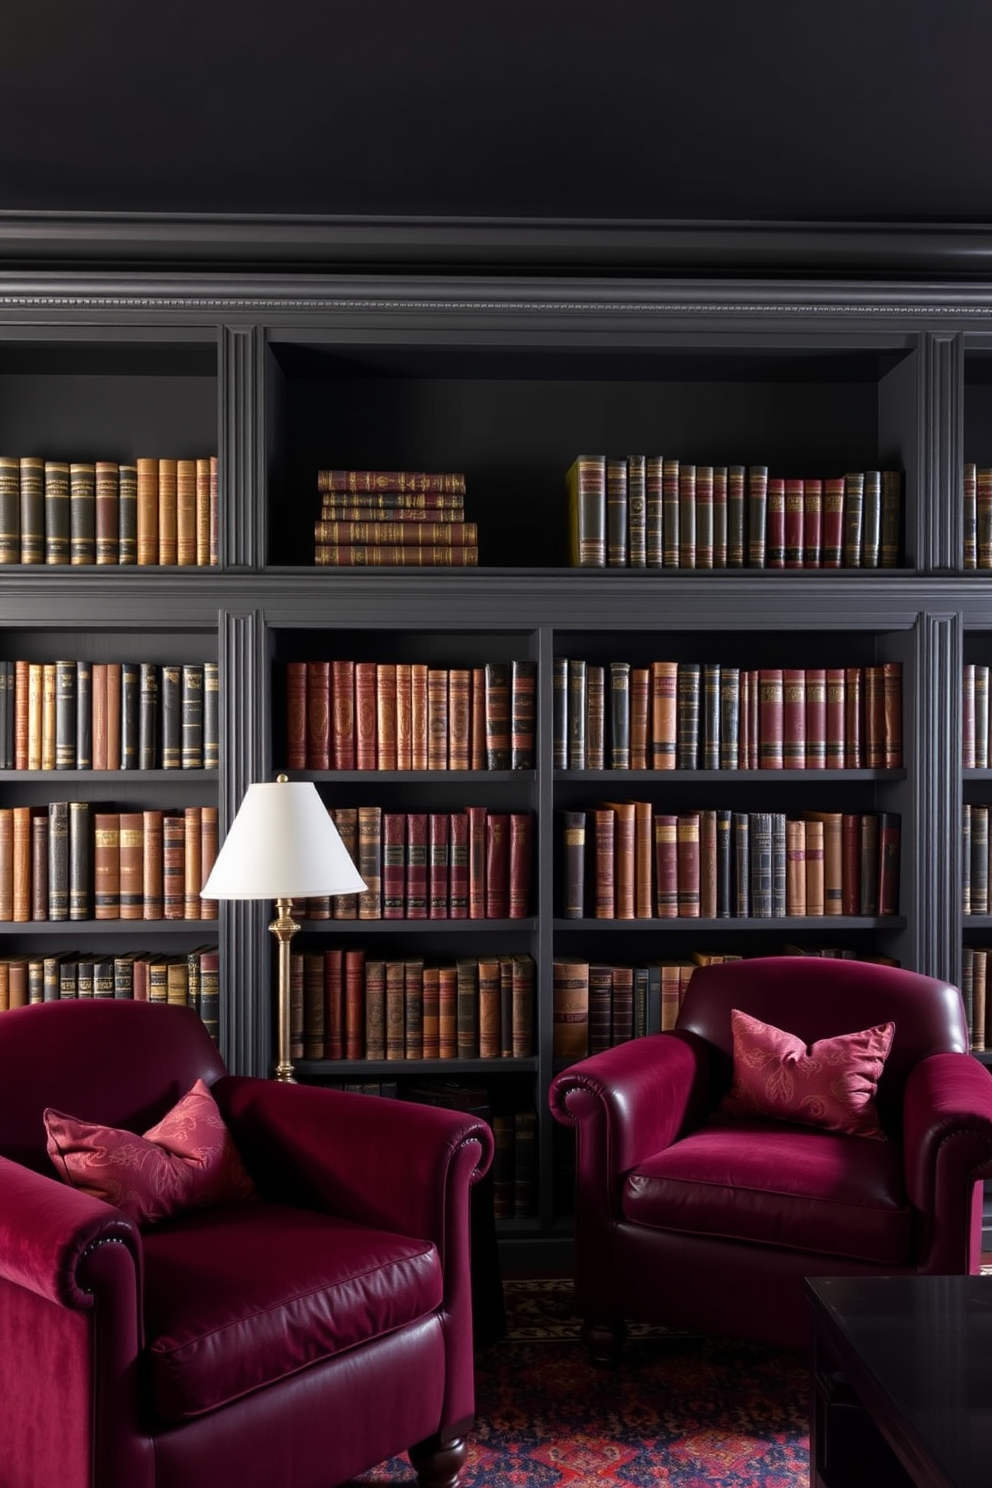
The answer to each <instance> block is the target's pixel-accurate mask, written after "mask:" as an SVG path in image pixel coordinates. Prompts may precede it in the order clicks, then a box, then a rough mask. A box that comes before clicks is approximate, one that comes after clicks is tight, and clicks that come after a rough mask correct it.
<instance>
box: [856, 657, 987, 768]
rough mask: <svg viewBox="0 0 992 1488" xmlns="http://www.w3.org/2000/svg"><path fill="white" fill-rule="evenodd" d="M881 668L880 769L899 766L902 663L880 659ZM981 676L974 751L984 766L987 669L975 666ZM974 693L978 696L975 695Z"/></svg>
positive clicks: (985, 761)
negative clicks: (978, 747) (980, 724)
mask: <svg viewBox="0 0 992 1488" xmlns="http://www.w3.org/2000/svg"><path fill="white" fill-rule="evenodd" d="M881 669H882V768H883V769H885V770H899V769H901V768H902V664H901V663H900V662H898V661H883V662H882V664H881ZM979 673H980V674H981V676H982V684H983V685H982V695H983V699H984V706H983V709H982V717H983V727H982V732H981V738H980V744H981V750H980V754H979V753H976V760H975V762H976V764H981V765H982V766H983V767H987V766H988V762H989V727H988V716H989V668H988V666H981V667H977V668H976V679H977V677H978V675H979ZM976 696H977V695H976Z"/></svg>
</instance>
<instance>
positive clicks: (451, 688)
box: [448, 667, 472, 770]
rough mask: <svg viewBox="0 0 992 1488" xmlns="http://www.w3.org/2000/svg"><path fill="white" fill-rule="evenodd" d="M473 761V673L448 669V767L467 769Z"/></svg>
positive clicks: (460, 669)
mask: <svg viewBox="0 0 992 1488" xmlns="http://www.w3.org/2000/svg"><path fill="white" fill-rule="evenodd" d="M471 762H472V673H471V670H470V668H468V667H451V668H449V670H448V769H449V770H467V769H469V768H470V766H471Z"/></svg>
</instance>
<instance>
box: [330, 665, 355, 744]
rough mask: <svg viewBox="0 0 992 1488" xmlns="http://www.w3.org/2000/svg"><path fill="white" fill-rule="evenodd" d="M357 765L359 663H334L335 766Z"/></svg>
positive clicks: (333, 736)
mask: <svg viewBox="0 0 992 1488" xmlns="http://www.w3.org/2000/svg"><path fill="white" fill-rule="evenodd" d="M354 768H355V663H354V662H353V661H347V660H341V659H338V660H335V661H332V662H331V769H332V770H353V769H354Z"/></svg>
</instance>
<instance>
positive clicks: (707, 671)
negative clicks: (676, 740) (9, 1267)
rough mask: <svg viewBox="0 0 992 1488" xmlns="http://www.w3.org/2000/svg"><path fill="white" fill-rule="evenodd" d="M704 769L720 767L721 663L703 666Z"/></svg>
mask: <svg viewBox="0 0 992 1488" xmlns="http://www.w3.org/2000/svg"><path fill="white" fill-rule="evenodd" d="M702 755H703V769H704V770H719V768H720V663H719V662H718V661H715V662H707V663H706V665H705V666H704V667H703V750H702Z"/></svg>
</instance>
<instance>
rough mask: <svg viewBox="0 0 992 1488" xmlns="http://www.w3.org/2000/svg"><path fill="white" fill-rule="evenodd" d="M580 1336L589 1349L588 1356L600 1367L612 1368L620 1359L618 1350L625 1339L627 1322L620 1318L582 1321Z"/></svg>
mask: <svg viewBox="0 0 992 1488" xmlns="http://www.w3.org/2000/svg"><path fill="white" fill-rule="evenodd" d="M580 1337H581V1339H582V1342H583V1343H584V1344H585V1346H586V1348H587V1349H588V1351H589V1358H590V1359H591V1360H592V1362H593V1363H594V1364H596V1365H598V1366H599V1367H600V1368H601V1369H612V1368H614V1367H615V1365H616V1364H617V1363H618V1362H619V1360H620V1352H621V1350H622V1348H623V1346H624V1343H625V1342H626V1340H627V1324H626V1323H625V1322H624V1321H623V1320H622V1319H621V1318H611V1319H610V1320H609V1321H606V1322H600V1321H596V1322H594V1321H592V1320H591V1319H590V1318H586V1320H585V1321H584V1322H583V1324H582V1327H581V1330H580Z"/></svg>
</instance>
